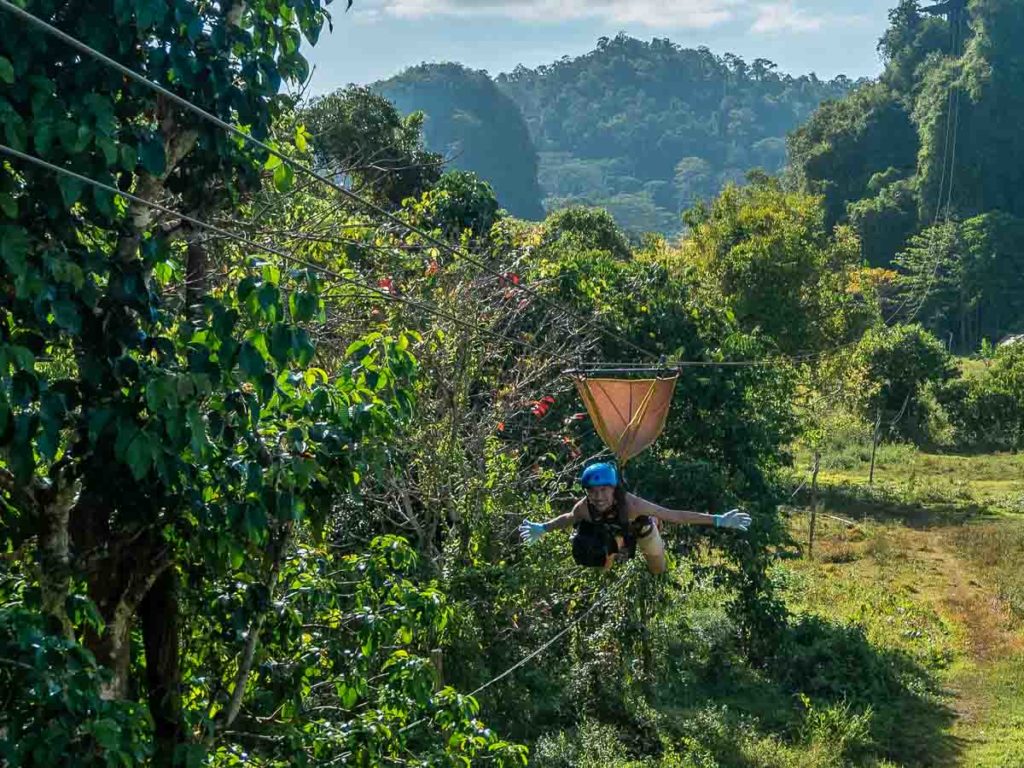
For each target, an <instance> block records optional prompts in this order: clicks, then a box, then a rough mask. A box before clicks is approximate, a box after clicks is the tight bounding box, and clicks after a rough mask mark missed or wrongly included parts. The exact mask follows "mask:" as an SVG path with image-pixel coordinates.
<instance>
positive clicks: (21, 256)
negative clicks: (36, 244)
mask: <svg viewBox="0 0 1024 768" xmlns="http://www.w3.org/2000/svg"><path fill="white" fill-rule="evenodd" d="M28 247H29V239H28V232H26V231H25V230H24V229H22V228H21V227H12V226H5V227H0V259H3V261H4V262H5V263H6V264H7V267H8V269H9V270H10V271H11V272H12V273H13V274H15V275H23V274H25V269H26V262H25V257H26V256H27V255H28Z"/></svg>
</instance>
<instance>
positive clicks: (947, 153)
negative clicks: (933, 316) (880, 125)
mask: <svg viewBox="0 0 1024 768" xmlns="http://www.w3.org/2000/svg"><path fill="white" fill-rule="evenodd" d="M951 23H952V24H953V28H952V30H951V36H950V56H951V57H958V56H959V55H960V43H961V39H960V37H961V32H962V31H963V27H964V19H963V16H962V15H961V14H959V13H957V14H956V15H955V18H952V19H951ZM951 126H952V131H951ZM951 133H952V142H951V141H950V134H951ZM959 133H960V88H959V87H958V85H957V82H956V80H955V79H954V80H951V81H950V84H949V92H948V95H947V99H946V139H945V144H944V146H943V149H942V173H941V175H940V177H939V191H938V194H936V196H935V197H936V199H935V215H934V216H933V217H932V226H931V230H930V231H931V233H932V234H931V238H932V243H933V244H934V242H935V237H936V234H935V227H936V226H938V223H939V216H940V215H942V213H943V205H942V194H943V191H945V192H946V205H945V215H944V216H943V226H944V227H946V226H948V225H949V218H950V216H949V212H950V207H951V206H952V203H953V182H954V180H955V176H956V150H957V141H958V138H959ZM947 162H948V165H949V185H948V186H947V185H946V165H947ZM941 266H942V253H941V251H940V250H936V253H935V263H934V265H933V267H932V271H931V273H930V274H929V275H928V281H927V283H926V284H925V286H924V291H923V292H922V293H921V297H920V299H919V300H918V302H917V306H916V307H915V308H914V311H913V312H912V313H911V314H910V316H909V317H908V318H907V322H910V321H912V320H914V319H915V318H917V316H918V315H919V314H920V313H921V310H922V309H924V305H925V303H926V302H927V301H928V297H929V296H930V295H931V291H932V284H933V283H934V282H935V279H936V278H937V277H938V275H939V269H940V267H941ZM910 299H911V296H909V295H908V296H907V297H906V298H905V299H904V300H903V301H902V302H901V303H900V305H899V306H898V307H897V308H896V309H895V310H894V311H893V312H892V314H891V315H890V316H889V318H888V320H886V324H887V325H888V324H889V322H891V321H892V320H893V319H895V317H896V316H897V315H898V314H899V313H900V312H902V311H903V310H904V309H905V308H906V306H907V304H909V303H910Z"/></svg>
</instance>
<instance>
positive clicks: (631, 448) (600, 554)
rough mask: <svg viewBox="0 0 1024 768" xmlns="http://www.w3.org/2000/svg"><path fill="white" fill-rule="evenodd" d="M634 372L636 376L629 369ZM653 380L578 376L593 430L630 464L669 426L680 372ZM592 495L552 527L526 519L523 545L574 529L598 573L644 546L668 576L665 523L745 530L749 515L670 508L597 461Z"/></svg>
mask: <svg viewBox="0 0 1024 768" xmlns="http://www.w3.org/2000/svg"><path fill="white" fill-rule="evenodd" d="M630 372H634V371H630ZM658 373H659V375H658V376H657V377H656V378H654V379H628V378H619V379H607V378H591V377H589V376H586V375H577V376H576V377H575V380H576V387H577V390H578V391H579V393H580V396H581V398H582V399H583V402H584V404H585V405H586V407H587V411H588V413H589V414H590V417H591V419H592V420H593V422H594V427H595V429H596V430H597V433H598V435H599V436H600V437H601V439H602V440H603V441H604V443H605V445H607V446H608V448H609V449H610V450H611V451H612V453H613V454H614V455H615V457H616V458H617V460H618V464H619V466H620V467H621V466H624V465H625V464H626V462H628V461H629V460H630V459H631V458H633V457H634V456H636V455H637V454H639V453H641V452H642V451H644V450H645V449H646V448H647V447H649V446H650V445H651V444H652V443H653V442H654V441H655V440H656V439H657V437H658V435H659V434H661V431H662V430H663V429H664V428H665V420H666V418H667V417H668V410H669V406H670V405H671V402H672V394H673V393H674V391H675V386H676V381H677V380H678V378H679V376H678V374H674V375H672V376H668V377H666V376H662V375H660V372H658ZM580 484H581V485H582V486H583V489H584V492H585V493H586V495H585V496H584V497H583V498H582V499H580V500H579V501H577V502H576V503H575V505H574V506H573V508H572V511H570V512H567V513H565V514H564V515H560V516H558V517H556V518H554V519H552V520H548V521H547V522H535V521H532V520H526V521H524V522H523V524H522V525H520V526H519V534H520V537H521V538H522V540H523V542H524V543H526V544H532V543H534V542H536V541H538V540H539V539H540V538H541V537H542V536H543V535H544V534H545V533H548V532H549V531H556V530H560V529H563V528H569V527H573V528H574V532H573V536H572V553H573V559H574V560H575V561H576V562H577V563H579V564H580V565H583V566H587V567H592V568H609V567H611V565H612V563H613V562H614V561H615V558H616V556H618V555H624V556H626V557H632V556H633V554H634V552H635V550H636V549H637V548H639V550H640V552H641V553H642V554H643V556H644V559H645V560H646V561H647V567H648V569H649V570H650V571H651V573H656V574H657V573H664V571H665V569H666V567H667V562H666V558H665V543H664V541H663V540H662V538H661V532H660V524H661V523H662V522H667V523H677V524H683V525H706V526H714V527H716V528H731V529H734V530H738V531H746V530H747V529H748V527H749V526H750V515H748V514H747V513H745V512H743V511H741V510H739V509H733V510H730V511H729V512H726V513H725V514H723V515H710V514H704V513H701V512H689V511H685V510H676V509H668V508H666V507H662V506H659V505H658V504H654V503H653V502H650V501H648V500H646V499H642V498H640V497H639V496H636V495H634V494H632V493H629V492H628V491H627V490H626V488H625V485H624V484H623V482H622V474H621V472H620V471H619V469H618V468H617V467H616V466H615V465H614V464H611V463H608V462H601V463H597V464H591V465H590V466H588V467H587V468H586V469H584V470H583V474H582V476H581V477H580Z"/></svg>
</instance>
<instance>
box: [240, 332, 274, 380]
mask: <svg viewBox="0 0 1024 768" xmlns="http://www.w3.org/2000/svg"><path fill="white" fill-rule="evenodd" d="M238 365H239V367H240V368H241V369H242V372H243V373H245V375H246V376H248V377H249V378H252V379H255V378H258V377H259V376H262V375H263V374H264V373H265V372H266V370H267V365H266V362H265V361H264V360H263V355H261V354H260V353H259V352H258V351H257V349H256V347H254V346H253V345H252V344H250V343H249V342H248V341H247V342H245V343H244V344H242V349H241V351H240V352H239V354H238Z"/></svg>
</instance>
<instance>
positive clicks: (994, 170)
mask: <svg viewBox="0 0 1024 768" xmlns="http://www.w3.org/2000/svg"><path fill="white" fill-rule="evenodd" d="M964 5H966V8H964V9H963V10H960V8H961V4H960V3H953V4H952V5H951V6H949V7H948V8H947V9H946V10H950V11H951V12H952V13H951V15H942V16H934V15H930V14H928V13H926V12H923V11H921V10H919V9H918V6H917V4H916V3H915V2H914V0H903V2H901V3H900V5H899V6H898V7H897V8H895V9H894V10H893V11H892V12H891V13H890V28H889V30H888V31H887V33H886V34H885V36H884V37H883V38H882V40H881V42H880V44H879V50H880V52H881V53H882V55H883V57H884V59H885V62H886V68H885V72H884V73H883V75H882V76H881V78H880V79H879V80H878V81H877V82H872V83H870V84H865V85H862V86H861V87H859V88H857V89H856V90H855V91H853V92H852V93H851V94H850V95H849V96H848V97H847V98H845V99H843V100H840V101H836V102H833V103H829V104H826V105H824V106H822V108H821V109H819V110H818V111H817V112H816V113H815V114H814V116H813V117H812V118H811V120H810V121H809V122H808V123H807V124H806V125H805V126H803V127H802V128H800V129H799V130H798V131H796V132H795V133H794V135H793V136H792V138H791V140H790V153H791V156H792V159H793V169H794V171H795V175H796V177H797V179H798V181H799V183H800V184H802V185H803V187H804V188H805V189H806V190H808V191H812V192H817V193H821V194H823V195H824V196H825V203H826V209H827V216H828V221H829V223H836V222H847V221H848V222H849V223H850V224H852V225H853V226H854V227H855V229H856V230H857V232H858V234H859V235H860V238H861V241H862V248H863V252H864V256H865V257H866V258H867V259H868V261H870V262H871V263H872V264H873V265H876V266H880V267H889V266H890V265H896V266H900V267H901V268H902V270H903V277H902V279H901V284H902V286H903V288H904V293H905V294H906V296H905V303H906V304H907V305H908V307H909V308H910V310H911V311H912V312H913V313H914V314H915V315H917V316H919V317H920V318H921V319H923V320H925V321H926V322H927V323H928V324H929V325H930V327H931V328H932V329H933V330H935V331H936V332H937V333H939V334H940V335H941V336H943V337H948V338H951V339H952V340H953V341H954V342H955V343H956V344H957V345H958V346H959V347H960V348H961V349H963V350H972V349H975V348H977V345H978V344H979V343H980V340H981V339H982V338H988V339H990V340H998V338H1001V337H1002V336H1004V335H1005V334H1007V333H1012V332H1016V331H1019V330H1020V329H1021V328H1022V327H1024V298H1022V295H1024V256H1022V255H1020V254H1021V249H1020V242H1021V239H1020V235H1021V232H1024V221H1022V219H1021V217H1022V216H1024V134H1022V133H1021V131H1020V116H1021V114H1022V112H1024V90H1022V89H1021V87H1020V75H1021V72H1022V71H1024V52H1022V49H1021V47H1020V42H1019V41H1020V39H1021V36H1022V35H1024V6H1022V5H1021V3H1020V2H1014V1H1013V0H974V1H973V2H970V3H969V4H964Z"/></svg>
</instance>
